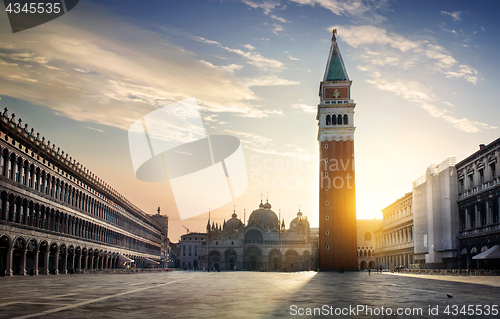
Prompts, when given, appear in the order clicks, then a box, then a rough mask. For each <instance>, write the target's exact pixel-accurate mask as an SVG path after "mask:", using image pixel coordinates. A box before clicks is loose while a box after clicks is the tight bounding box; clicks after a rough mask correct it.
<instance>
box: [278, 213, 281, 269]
mask: <svg viewBox="0 0 500 319" xmlns="http://www.w3.org/2000/svg"><path fill="white" fill-rule="evenodd" d="M279 216H280V218H279V219H278V258H279V259H278V262H279V268H280V270H281V209H280V211H279Z"/></svg>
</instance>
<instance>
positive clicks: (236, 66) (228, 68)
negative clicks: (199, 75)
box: [200, 60, 243, 74]
mask: <svg viewBox="0 0 500 319" xmlns="http://www.w3.org/2000/svg"><path fill="white" fill-rule="evenodd" d="M200 62H202V63H204V64H206V65H208V66H209V67H211V68H214V69H219V70H222V71H224V72H227V73H230V74H233V73H234V72H236V71H238V70H241V69H243V65H239V64H229V65H214V64H212V63H210V62H207V61H204V60H200Z"/></svg>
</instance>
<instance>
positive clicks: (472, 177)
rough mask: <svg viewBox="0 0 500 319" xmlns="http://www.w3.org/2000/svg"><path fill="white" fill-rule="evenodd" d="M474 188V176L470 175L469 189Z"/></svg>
mask: <svg viewBox="0 0 500 319" xmlns="http://www.w3.org/2000/svg"><path fill="white" fill-rule="evenodd" d="M472 187H474V174H470V175H469V188H472Z"/></svg>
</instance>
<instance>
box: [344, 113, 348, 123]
mask: <svg viewBox="0 0 500 319" xmlns="http://www.w3.org/2000/svg"><path fill="white" fill-rule="evenodd" d="M347 124H349V119H348V117H347V114H344V125H347Z"/></svg>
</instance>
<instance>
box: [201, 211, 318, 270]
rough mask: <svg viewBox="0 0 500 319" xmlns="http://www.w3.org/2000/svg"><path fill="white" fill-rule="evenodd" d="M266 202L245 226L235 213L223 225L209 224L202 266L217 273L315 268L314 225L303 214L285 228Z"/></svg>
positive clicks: (202, 251)
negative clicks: (207, 241) (311, 234)
mask: <svg viewBox="0 0 500 319" xmlns="http://www.w3.org/2000/svg"><path fill="white" fill-rule="evenodd" d="M271 208H272V207H271V204H270V203H269V202H266V203H265V204H263V203H262V202H261V203H260V205H259V208H258V209H256V210H254V211H253V212H252V213H251V214H250V217H249V218H248V223H247V224H246V225H245V224H244V223H243V222H242V221H241V220H240V219H239V218H238V216H237V214H236V212H233V214H232V216H231V219H229V220H228V221H224V224H223V225H216V224H213V223H212V225H210V224H208V225H207V233H208V234H209V238H210V241H209V243H208V245H207V247H202V248H201V251H200V254H201V265H202V267H209V268H210V269H216V270H270V271H279V270H285V271H299V270H308V269H311V268H312V267H313V265H314V264H313V263H314V257H313V245H312V243H311V242H310V226H309V222H308V220H307V217H306V216H303V214H302V212H300V210H299V212H298V213H297V217H296V218H294V219H293V220H292V221H291V222H290V227H289V228H288V229H286V228H285V222H284V221H282V222H281V223H280V221H279V219H278V216H277V215H276V213H275V212H273V211H272V210H271Z"/></svg>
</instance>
